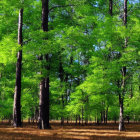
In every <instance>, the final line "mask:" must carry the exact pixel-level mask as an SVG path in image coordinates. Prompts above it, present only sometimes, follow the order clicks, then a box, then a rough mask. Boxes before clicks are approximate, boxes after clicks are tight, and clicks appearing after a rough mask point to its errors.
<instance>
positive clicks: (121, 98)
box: [119, 95, 125, 131]
mask: <svg viewBox="0 0 140 140" xmlns="http://www.w3.org/2000/svg"><path fill="white" fill-rule="evenodd" d="M119 103H120V117H119V131H124V130H125V127H124V117H123V97H121V95H119Z"/></svg>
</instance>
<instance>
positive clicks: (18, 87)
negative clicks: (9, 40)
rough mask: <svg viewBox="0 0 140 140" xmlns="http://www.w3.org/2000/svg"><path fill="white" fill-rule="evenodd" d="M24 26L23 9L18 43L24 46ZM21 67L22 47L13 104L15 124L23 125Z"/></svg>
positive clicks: (19, 53)
mask: <svg viewBox="0 0 140 140" xmlns="http://www.w3.org/2000/svg"><path fill="white" fill-rule="evenodd" d="M22 26H23V9H20V11H19V23H18V44H19V45H20V46H21V47H22V44H23V38H22ZM21 69H22V48H20V50H19V51H18V54H17V64H16V85H15V94H14V106H13V126H14V127H20V126H21V103H20V98H21Z"/></svg>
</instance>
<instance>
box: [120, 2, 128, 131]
mask: <svg viewBox="0 0 140 140" xmlns="http://www.w3.org/2000/svg"><path fill="white" fill-rule="evenodd" d="M123 22H124V26H126V27H127V0H124V21H123ZM127 41H128V40H127V38H125V44H124V48H126V47H127ZM125 76H126V66H123V67H122V85H121V87H122V93H121V94H119V103H120V118H119V131H124V130H125V127H124V118H123V109H124V108H123V101H124V95H125V86H126V82H125Z"/></svg>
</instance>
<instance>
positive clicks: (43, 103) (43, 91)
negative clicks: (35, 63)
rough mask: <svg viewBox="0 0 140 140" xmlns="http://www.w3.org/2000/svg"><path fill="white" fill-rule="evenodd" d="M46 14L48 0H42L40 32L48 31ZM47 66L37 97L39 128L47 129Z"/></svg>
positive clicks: (48, 125) (47, 59)
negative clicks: (45, 75)
mask: <svg viewBox="0 0 140 140" xmlns="http://www.w3.org/2000/svg"><path fill="white" fill-rule="evenodd" d="M48 14H49V0H42V30H43V31H44V32H47V31H48ZM45 59H46V61H47V62H49V55H48V54H46V55H45ZM49 69H50V68H49V64H48V66H47V67H46V70H47V71H48V75H47V77H46V78H43V79H42V81H41V82H40V96H39V120H38V121H39V128H40V129H49V128H50V123H49V114H50V113H49V109H50V107H49V81H50V80H49Z"/></svg>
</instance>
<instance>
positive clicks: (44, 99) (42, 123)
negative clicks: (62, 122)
mask: <svg viewBox="0 0 140 140" xmlns="http://www.w3.org/2000/svg"><path fill="white" fill-rule="evenodd" d="M39 128H40V129H48V128H50V124H49V78H44V79H43V80H42V81H41V83H40V102H39Z"/></svg>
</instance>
